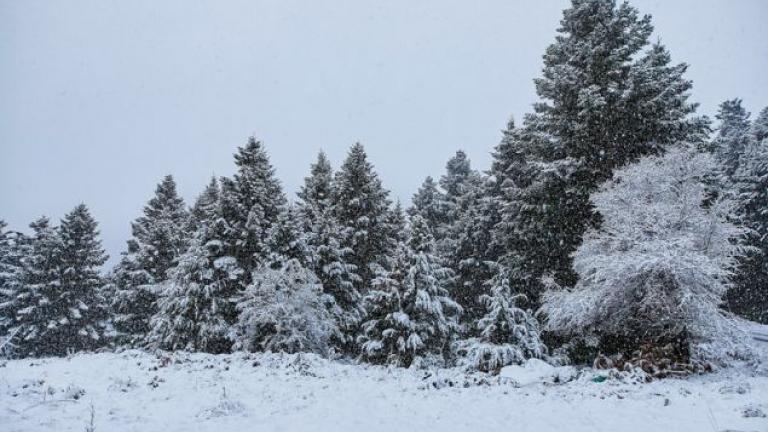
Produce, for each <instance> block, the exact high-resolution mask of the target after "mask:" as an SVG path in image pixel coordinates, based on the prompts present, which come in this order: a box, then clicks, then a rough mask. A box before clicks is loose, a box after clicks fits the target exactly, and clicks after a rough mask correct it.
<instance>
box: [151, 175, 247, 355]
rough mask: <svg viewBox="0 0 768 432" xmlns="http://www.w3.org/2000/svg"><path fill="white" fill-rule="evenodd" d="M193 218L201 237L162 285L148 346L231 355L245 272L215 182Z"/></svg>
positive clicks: (203, 194)
mask: <svg viewBox="0 0 768 432" xmlns="http://www.w3.org/2000/svg"><path fill="white" fill-rule="evenodd" d="M192 215H193V218H194V219H195V221H196V222H195V225H196V231H195V233H194V235H193V237H192V239H191V240H190V245H189V247H188V249H187V250H186V252H184V253H183V254H182V255H181V257H179V259H178V262H177V264H176V266H174V267H173V268H171V269H170V270H169V272H168V275H169V277H168V280H166V281H165V282H164V283H163V284H162V285H161V289H160V290H159V298H158V310H157V312H156V313H155V314H154V315H153V317H152V319H151V321H150V325H151V330H150V332H149V335H148V337H147V343H148V345H149V346H152V347H156V348H162V349H167V350H177V349H185V350H191V351H206V352H213V353H221V352H227V351H228V350H229V349H230V346H231V340H230V334H229V329H230V327H231V326H232V325H233V324H234V323H235V321H236V319H237V311H236V309H235V302H236V299H237V296H238V295H239V292H240V286H241V285H240V281H241V280H242V278H243V276H242V273H243V270H242V268H241V267H240V266H239V264H238V262H237V259H236V258H235V257H234V256H232V255H229V252H230V251H231V250H232V249H233V247H232V246H231V245H230V244H229V243H227V241H228V239H227V236H226V234H227V233H228V232H229V226H228V225H227V221H226V220H225V219H224V217H223V209H222V205H221V189H220V187H219V184H218V183H217V182H216V181H215V180H212V181H211V183H210V184H209V185H208V187H207V188H206V189H205V191H204V192H203V193H202V194H201V195H200V197H199V198H198V199H197V201H196V202H195V205H194V207H193V210H192Z"/></svg>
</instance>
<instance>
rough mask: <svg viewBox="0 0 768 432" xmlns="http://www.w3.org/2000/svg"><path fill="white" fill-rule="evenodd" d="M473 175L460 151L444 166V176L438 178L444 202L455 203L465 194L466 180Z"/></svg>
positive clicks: (465, 157) (467, 161) (465, 155)
mask: <svg viewBox="0 0 768 432" xmlns="http://www.w3.org/2000/svg"><path fill="white" fill-rule="evenodd" d="M472 175H474V170H473V169H472V165H471V163H470V161H469V158H468V157H467V154H466V153H464V152H463V151H462V150H459V151H457V152H456V154H455V155H454V156H453V157H452V158H450V159H449V160H448V162H447V163H446V164H445V174H444V175H443V176H442V177H440V187H442V188H443V190H444V191H445V196H446V200H447V201H448V202H453V203H455V202H456V201H457V200H458V199H459V197H461V196H462V195H464V193H465V192H466V185H467V179H469V177H470V176H472Z"/></svg>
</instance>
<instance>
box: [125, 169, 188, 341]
mask: <svg viewBox="0 0 768 432" xmlns="http://www.w3.org/2000/svg"><path fill="white" fill-rule="evenodd" d="M143 213H144V215H143V216H141V217H139V218H137V219H136V220H135V221H134V222H133V223H132V224H131V227H132V233H133V238H132V239H130V240H129V241H128V248H127V250H126V251H125V252H123V254H122V258H121V260H120V262H119V263H118V265H117V266H116V267H115V269H114V270H113V271H112V274H111V277H110V285H111V287H110V290H111V291H113V292H114V299H113V301H112V309H113V310H114V314H115V315H114V317H113V322H114V326H115V330H116V331H117V334H118V339H117V340H118V343H123V344H129V345H137V344H141V341H143V340H144V339H145V338H146V335H147V332H148V331H149V320H150V318H151V317H152V315H154V313H155V312H156V300H157V297H156V292H155V291H156V290H157V286H158V285H159V284H160V283H162V282H163V281H165V280H166V279H167V277H168V274H167V273H168V270H169V269H170V268H171V267H172V266H173V265H174V264H175V261H176V260H177V259H178V257H179V256H180V255H181V254H182V253H183V252H184V251H185V250H186V248H187V241H188V235H189V234H188V233H189V231H188V229H189V213H188V212H187V209H186V206H185V205H184V200H183V199H182V198H181V197H179V195H178V193H177V191H176V182H175V181H174V179H173V177H172V176H170V175H167V176H165V177H164V178H163V180H162V181H161V182H160V183H159V184H158V185H157V188H156V189H155V196H154V197H153V198H152V199H151V200H149V202H148V203H147V205H146V206H144V210H143Z"/></svg>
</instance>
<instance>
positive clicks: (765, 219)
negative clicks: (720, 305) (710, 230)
mask: <svg viewBox="0 0 768 432" xmlns="http://www.w3.org/2000/svg"><path fill="white" fill-rule="evenodd" d="M741 162H742V163H741V164H740V166H739V170H738V171H737V172H736V175H735V183H736V185H737V188H738V195H737V200H738V202H739V206H738V216H739V218H740V222H742V223H743V224H744V225H745V226H747V227H748V228H749V229H750V230H751V231H750V232H749V233H748V235H747V237H746V242H745V243H746V245H747V246H749V247H750V250H749V251H747V253H746V254H745V256H743V257H741V259H740V260H739V263H738V267H737V269H736V271H735V275H734V277H733V287H732V288H731V289H730V290H729V291H728V294H727V296H726V299H727V305H728V309H730V310H731V311H733V312H736V313H738V314H740V315H742V316H744V317H746V318H748V319H750V320H753V321H757V322H761V323H768V138H764V139H763V140H762V141H761V142H759V143H758V142H755V141H753V142H752V143H751V144H750V145H749V147H747V148H746V149H745V152H744V153H743V154H742V157H741Z"/></svg>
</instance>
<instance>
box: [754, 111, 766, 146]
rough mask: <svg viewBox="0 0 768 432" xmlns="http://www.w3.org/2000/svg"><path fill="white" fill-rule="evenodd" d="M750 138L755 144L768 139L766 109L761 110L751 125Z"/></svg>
mask: <svg viewBox="0 0 768 432" xmlns="http://www.w3.org/2000/svg"><path fill="white" fill-rule="evenodd" d="M752 136H753V137H754V138H755V141H757V142H761V141H762V140H764V139H766V138H768V107H765V108H763V110H762V111H760V114H759V115H758V116H757V118H756V119H755V121H754V122H753V123H752Z"/></svg>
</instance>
